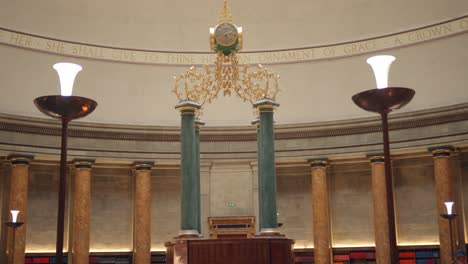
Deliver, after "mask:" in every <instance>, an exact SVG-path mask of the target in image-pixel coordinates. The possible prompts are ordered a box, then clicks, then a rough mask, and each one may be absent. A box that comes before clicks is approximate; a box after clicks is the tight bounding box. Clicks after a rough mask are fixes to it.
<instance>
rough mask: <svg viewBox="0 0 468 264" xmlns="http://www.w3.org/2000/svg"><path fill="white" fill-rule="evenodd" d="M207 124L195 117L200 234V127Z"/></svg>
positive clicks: (199, 229)
mask: <svg viewBox="0 0 468 264" xmlns="http://www.w3.org/2000/svg"><path fill="white" fill-rule="evenodd" d="M204 125H205V122H203V121H202V120H201V119H198V118H196V119H195V192H196V196H197V197H198V199H196V200H195V202H196V203H197V204H196V206H195V214H196V221H197V230H198V234H201V200H200V199H201V196H200V128H201V127H202V126H204Z"/></svg>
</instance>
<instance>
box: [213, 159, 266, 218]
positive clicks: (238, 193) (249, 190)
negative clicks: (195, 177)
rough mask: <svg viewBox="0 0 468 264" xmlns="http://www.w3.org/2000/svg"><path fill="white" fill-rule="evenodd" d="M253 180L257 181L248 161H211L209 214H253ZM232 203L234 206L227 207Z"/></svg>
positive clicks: (255, 198)
mask: <svg viewBox="0 0 468 264" xmlns="http://www.w3.org/2000/svg"><path fill="white" fill-rule="evenodd" d="M253 181H258V179H257V176H256V175H255V174H254V173H253V170H252V167H251V166H250V163H249V162H213V164H212V167H211V171H210V215H211V216H236V215H237V216H250V215H254V203H255V202H258V197H253V196H254V192H253V186H254V184H253ZM229 203H234V204H235V206H234V207H229V206H228V204H229ZM257 221H258V218H257Z"/></svg>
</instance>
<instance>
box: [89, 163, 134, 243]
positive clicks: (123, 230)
mask: <svg viewBox="0 0 468 264" xmlns="http://www.w3.org/2000/svg"><path fill="white" fill-rule="evenodd" d="M132 180H133V179H132V176H131V171H130V166H129V168H128V169H107V168H103V169H101V168H95V169H93V172H92V177H91V213H90V229H91V230H90V232H91V237H90V240H91V241H90V250H91V251H131V249H132V237H133V236H132V234H133V231H132V230H133V227H132V223H133V202H132V201H133V181H132Z"/></svg>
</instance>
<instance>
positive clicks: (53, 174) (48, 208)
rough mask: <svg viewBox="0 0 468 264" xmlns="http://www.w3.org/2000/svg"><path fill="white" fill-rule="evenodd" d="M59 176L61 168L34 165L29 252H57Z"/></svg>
mask: <svg viewBox="0 0 468 264" xmlns="http://www.w3.org/2000/svg"><path fill="white" fill-rule="evenodd" d="M59 173H60V172H59V166H58V164H57V165H56V166H44V165H35V164H31V165H30V175H29V187H28V188H29V190H28V225H27V231H26V252H55V243H56V239H57V203H58V186H59ZM66 207H67V206H66ZM65 209H67V208H65ZM65 211H67V210H65ZM67 219H68V214H66V217H65V230H67V229H66V226H67V222H68V221H67ZM67 233H68V232H66V231H65V238H64V250H65V251H66V250H67V248H68V246H67V245H68V241H67V239H66V236H67Z"/></svg>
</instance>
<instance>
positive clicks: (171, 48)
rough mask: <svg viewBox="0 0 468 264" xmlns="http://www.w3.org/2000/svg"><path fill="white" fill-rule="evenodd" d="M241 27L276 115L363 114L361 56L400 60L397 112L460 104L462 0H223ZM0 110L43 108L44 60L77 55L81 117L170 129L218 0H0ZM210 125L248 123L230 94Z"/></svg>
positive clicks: (208, 114)
mask: <svg viewBox="0 0 468 264" xmlns="http://www.w3.org/2000/svg"><path fill="white" fill-rule="evenodd" d="M229 5H230V8H231V12H232V14H233V20H234V23H235V24H236V25H238V26H242V27H243V31H244V45H243V46H244V49H243V53H242V54H241V56H244V57H242V59H241V62H246V63H252V64H254V63H258V62H260V63H264V64H267V67H268V68H270V69H271V70H272V71H274V72H276V73H277V74H279V75H280V76H281V80H280V89H281V92H280V94H279V95H278V98H277V101H278V102H279V103H280V104H281V106H280V108H279V109H278V111H277V113H276V117H275V120H276V123H277V124H297V123H310V122H321V121H333V120H342V119H348V118H356V117H363V116H371V115H372V114H370V113H366V112H363V111H362V110H361V109H359V108H357V107H356V106H355V105H354V104H353V103H352V101H351V96H352V95H354V94H355V93H358V92H360V91H363V90H367V89H371V88H373V87H374V86H375V85H374V79H373V75H372V72H371V69H370V67H369V66H368V65H367V64H366V63H365V59H366V58H367V57H368V56H370V55H372V54H378V53H387V54H391V55H394V56H396V57H397V61H396V62H395V63H394V65H393V66H392V69H391V72H390V85H392V86H406V87H411V88H413V89H415V90H416V96H415V98H414V100H413V101H412V102H411V103H410V104H409V105H408V106H407V107H405V108H404V109H403V111H415V110H422V109H427V108H434V107H440V106H446V105H453V104H458V103H466V102H468V93H467V92H466V89H467V88H468V87H467V83H468V75H467V74H466V73H467V71H466V69H467V68H468V45H467V43H468V17H467V16H468V2H467V1H465V0H450V1H440V0H414V1H407V0H395V1H383V0H352V1H349V0H337V1H325V0H316V1H307V0H298V1H276V0H273V1H272V0H270V1H265V0H256V1H230V2H229ZM0 6H1V7H2V8H1V9H0V28H1V30H0V58H1V62H2V63H0V88H1V91H2V96H1V99H0V113H4V114H13V115H23V116H32V117H44V116H43V115H42V114H41V113H40V112H39V111H38V110H37V109H36V108H35V107H34V105H33V103H32V101H33V100H34V98H36V97H38V96H42V95H49V94H57V93H59V88H58V86H59V84H58V78H57V75H56V73H55V71H54V70H53V69H52V64H54V63H56V62H59V61H71V62H75V63H79V64H81V65H82V66H83V68H84V70H83V71H82V72H81V73H80V74H79V75H78V77H77V79H76V83H75V90H74V94H75V95H80V96H85V97H89V98H93V99H94V100H96V101H97V102H98V104H99V105H98V108H97V109H96V111H95V112H94V113H93V114H91V115H90V116H88V117H86V118H85V119H83V120H82V121H86V122H97V123H113V124H128V125H154V126H177V125H178V124H179V120H180V118H179V115H178V112H177V111H176V110H175V109H174V105H176V104H177V103H178V102H177V99H176V97H175V95H174V94H172V93H171V90H172V88H173V78H172V77H173V76H175V75H177V74H179V73H181V72H183V71H185V70H186V68H187V67H188V66H190V65H192V64H196V65H200V64H204V63H209V62H211V61H212V57H209V56H208V54H210V53H211V52H210V49H209V48H210V46H209V32H208V28H209V27H210V26H214V25H216V24H217V21H218V14H219V12H220V11H221V10H222V6H223V1H222V0H216V1H215V0H199V1H181V0H173V1H155V0H152V1H149V0H141V1H137V2H132V1H123V0H113V1H108V0H101V1H85V0H77V1H66V2H64V1H58V0H42V1H26V0H18V1H6V0H0ZM203 118H204V119H205V121H206V122H207V125H210V126H238V125H245V126H247V125H249V124H250V121H251V120H252V118H253V115H252V107H251V105H249V104H248V103H244V102H242V100H240V99H239V98H236V97H227V98H224V97H222V96H221V97H220V98H218V99H217V100H216V101H215V102H213V103H211V104H209V105H207V106H206V109H205V111H204V117H203Z"/></svg>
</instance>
